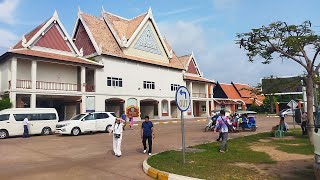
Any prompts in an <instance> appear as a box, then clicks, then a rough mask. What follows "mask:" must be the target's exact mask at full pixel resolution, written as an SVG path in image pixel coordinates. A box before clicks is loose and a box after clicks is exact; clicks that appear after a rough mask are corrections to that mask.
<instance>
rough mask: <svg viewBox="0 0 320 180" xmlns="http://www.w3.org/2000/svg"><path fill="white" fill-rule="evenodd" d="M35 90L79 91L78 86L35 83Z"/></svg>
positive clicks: (43, 82) (57, 83) (44, 82)
mask: <svg viewBox="0 0 320 180" xmlns="http://www.w3.org/2000/svg"><path fill="white" fill-rule="evenodd" d="M36 84H37V89H42V90H58V91H81V87H80V84H72V83H59V82H46V81H37V83H36Z"/></svg>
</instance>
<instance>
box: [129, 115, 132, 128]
mask: <svg viewBox="0 0 320 180" xmlns="http://www.w3.org/2000/svg"><path fill="white" fill-rule="evenodd" d="M129 122H130V129H131V130H133V117H132V114H131V115H130V117H129Z"/></svg>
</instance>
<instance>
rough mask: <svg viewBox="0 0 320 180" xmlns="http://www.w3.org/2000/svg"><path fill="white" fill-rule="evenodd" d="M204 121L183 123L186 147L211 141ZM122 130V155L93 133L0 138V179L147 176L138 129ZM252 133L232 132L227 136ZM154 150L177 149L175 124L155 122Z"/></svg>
mask: <svg viewBox="0 0 320 180" xmlns="http://www.w3.org/2000/svg"><path fill="white" fill-rule="evenodd" d="M206 123H207V122H203V121H197V120H196V119H193V120H187V121H186V123H185V132H186V145H187V146H188V145H194V144H199V143H204V142H209V141H213V140H215V138H216V136H217V134H216V135H213V133H212V132H203V128H204V126H205V124H206ZM276 123H278V118H273V117H269V118H267V117H265V116H263V117H261V116H260V117H258V118H257V124H258V130H257V132H263V131H267V130H270V129H271V126H273V125H275V124H276ZM134 128H135V129H134V130H126V131H125V132H124V134H123V141H122V153H123V156H122V157H120V158H118V157H115V156H114V155H113V154H112V136H109V134H107V133H95V134H87V135H80V136H77V137H73V136H61V135H50V136H32V137H31V138H27V139H23V138H21V137H14V138H8V139H4V140H0V144H1V145H0V154H1V161H0V167H1V168H0V179H23V180H29V179H30V180H38V179H39V180H43V179H68V180H72V179H77V180H79V179H139V180H140V179H149V177H148V176H146V175H145V174H144V173H143V171H142V162H143V160H144V159H145V158H147V157H148V156H147V155H146V154H143V153H142V144H141V139H140V136H139V134H140V128H139V127H138V126H135V127H134ZM251 133H253V132H245V133H234V134H231V137H236V136H243V135H247V134H251ZM155 136H156V138H155V140H154V145H153V147H154V150H153V151H154V152H153V153H157V152H161V151H164V150H169V149H177V148H180V147H181V133H180V123H176V124H158V125H155Z"/></svg>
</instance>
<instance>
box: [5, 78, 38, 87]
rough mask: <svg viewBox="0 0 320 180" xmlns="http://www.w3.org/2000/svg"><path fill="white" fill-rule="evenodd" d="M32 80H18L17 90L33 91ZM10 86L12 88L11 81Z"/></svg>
mask: <svg viewBox="0 0 320 180" xmlns="http://www.w3.org/2000/svg"><path fill="white" fill-rule="evenodd" d="M31 84H32V83H31V80H21V79H17V86H16V87H17V88H20V89H31ZM9 85H10V88H11V81H9Z"/></svg>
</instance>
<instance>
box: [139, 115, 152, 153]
mask: <svg viewBox="0 0 320 180" xmlns="http://www.w3.org/2000/svg"><path fill="white" fill-rule="evenodd" d="M144 120H145V121H144V122H143V123H142V125H141V139H142V144H143V153H144V154H145V153H146V152H147V140H148V145H149V149H148V154H149V156H151V152H152V139H154V137H155V136H154V131H153V123H152V122H151V121H150V120H149V116H146V117H145V118H144Z"/></svg>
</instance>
